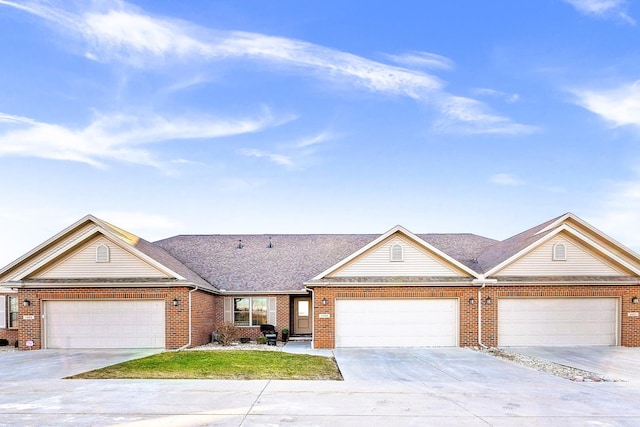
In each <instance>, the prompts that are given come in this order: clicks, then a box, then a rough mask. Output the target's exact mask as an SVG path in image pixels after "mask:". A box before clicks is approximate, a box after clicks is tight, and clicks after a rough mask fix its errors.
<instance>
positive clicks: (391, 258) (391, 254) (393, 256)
mask: <svg viewBox="0 0 640 427" xmlns="http://www.w3.org/2000/svg"><path fill="white" fill-rule="evenodd" d="M396 248H400V257H397V256H396V254H397V252H396V250H395V249H396ZM389 261H391V262H402V261H404V247H403V246H402V245H401V244H399V243H394V244H393V245H391V248H389Z"/></svg>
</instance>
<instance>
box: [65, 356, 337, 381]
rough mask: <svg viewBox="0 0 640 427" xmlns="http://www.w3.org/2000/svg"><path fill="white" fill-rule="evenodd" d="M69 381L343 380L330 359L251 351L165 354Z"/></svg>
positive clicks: (86, 374)
mask: <svg viewBox="0 0 640 427" xmlns="http://www.w3.org/2000/svg"><path fill="white" fill-rule="evenodd" d="M69 378H101V379H107V378H154V379H161V378H168V379H179V378H183V379H220V380H342V376H341V375H340V371H339V369H338V366H337V365H336V362H335V360H334V359H331V358H328V357H322V356H309V355H305V354H290V353H282V352H276V351H251V350H240V351H181V352H165V353H160V354H156V355H153V356H149V357H144V358H142V359H136V360H131V361H128V362H124V363H118V364H117V365H112V366H107V367H106V368H102V369H96V370H95V371H89V372H85V373H83V374H79V375H75V376H73V377H69Z"/></svg>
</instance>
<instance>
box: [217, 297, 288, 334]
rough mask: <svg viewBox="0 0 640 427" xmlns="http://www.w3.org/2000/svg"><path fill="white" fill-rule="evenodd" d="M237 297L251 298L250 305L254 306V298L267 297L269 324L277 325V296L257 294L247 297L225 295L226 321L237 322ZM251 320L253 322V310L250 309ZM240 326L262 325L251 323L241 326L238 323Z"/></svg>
mask: <svg viewBox="0 0 640 427" xmlns="http://www.w3.org/2000/svg"><path fill="white" fill-rule="evenodd" d="M236 298H249V300H251V301H250V302H249V307H250V308H252V307H253V299H254V298H266V299H267V324H269V325H274V326H276V323H277V319H278V317H277V309H276V308H277V299H276V297H267V296H255V297H247V296H237V297H225V299H224V321H225V322H228V323H233V324H235V311H234V310H233V309H234V300H235V299H236ZM249 313H250V314H249V321H250V322H252V321H253V319H252V316H253V314H252V313H253V311H252V310H249ZM236 326H237V327H238V328H257V327H259V326H260V325H250V326H241V325H236Z"/></svg>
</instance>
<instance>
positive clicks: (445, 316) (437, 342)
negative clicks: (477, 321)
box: [336, 299, 458, 347]
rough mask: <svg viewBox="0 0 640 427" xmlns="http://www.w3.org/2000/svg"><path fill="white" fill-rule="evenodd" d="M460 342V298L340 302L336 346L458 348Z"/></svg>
mask: <svg viewBox="0 0 640 427" xmlns="http://www.w3.org/2000/svg"><path fill="white" fill-rule="evenodd" d="M457 343H458V300H457V299H404V300H391V299H389V300H375V299H367V300H364V299H362V300H337V301H336V347H412V346H415V347H418V346H456V345H457Z"/></svg>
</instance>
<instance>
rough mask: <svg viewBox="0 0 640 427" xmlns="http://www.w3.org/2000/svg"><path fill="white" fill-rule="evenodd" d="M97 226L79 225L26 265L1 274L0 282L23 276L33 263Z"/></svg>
mask: <svg viewBox="0 0 640 427" xmlns="http://www.w3.org/2000/svg"><path fill="white" fill-rule="evenodd" d="M95 227H96V226H95V225H94V224H85V225H84V226H82V227H79V228H78V229H76V230H74V231H73V232H72V233H71V234H69V235H68V236H65V237H64V238H62V239H61V240H59V241H58V242H56V243H55V245H54V246H53V247H52V248H50V249H48V250H46V251H45V252H44V253H40V254H36V255H35V256H34V258H33V259H32V260H31V262H26V263H25V264H24V265H21V266H20V267H18V268H15V269H10V270H9V272H8V274H6V275H3V276H0V282H10V281H13V280H15V278H16V277H20V276H22V274H24V273H25V272H26V271H27V270H29V269H30V268H31V267H32V266H33V265H35V264H37V263H38V262H40V261H41V260H42V259H43V258H45V257H47V256H49V255H50V254H52V253H55V252H56V251H57V250H59V249H60V248H63V247H65V246H66V245H68V244H69V243H70V242H73V241H74V240H76V239H78V238H79V237H80V236H82V235H84V234H86V233H87V232H89V231H91V230H93V229H94V228H95Z"/></svg>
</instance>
